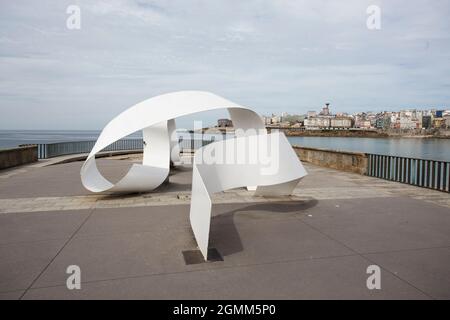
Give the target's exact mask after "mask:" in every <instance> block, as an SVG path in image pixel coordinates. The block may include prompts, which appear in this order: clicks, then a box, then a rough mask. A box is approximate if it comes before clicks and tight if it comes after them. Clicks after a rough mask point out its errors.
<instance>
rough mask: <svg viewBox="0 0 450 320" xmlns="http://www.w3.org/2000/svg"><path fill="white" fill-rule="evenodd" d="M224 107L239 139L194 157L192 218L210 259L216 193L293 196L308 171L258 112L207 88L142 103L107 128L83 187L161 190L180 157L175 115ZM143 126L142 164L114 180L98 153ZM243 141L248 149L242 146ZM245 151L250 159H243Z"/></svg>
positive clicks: (85, 173)
mask: <svg viewBox="0 0 450 320" xmlns="http://www.w3.org/2000/svg"><path fill="white" fill-rule="evenodd" d="M224 108H226V109H227V110H228V112H229V114H230V117H231V120H232V121H233V125H234V128H235V136H236V137H235V138H234V139H228V140H224V141H218V142H214V143H211V144H209V145H207V146H205V147H203V148H200V149H199V150H197V152H196V153H195V155H194V165H193V177H192V195H191V197H192V199H191V210H190V221H191V226H192V230H193V232H194V235H195V238H196V240H197V243H198V245H199V248H200V250H201V252H202V254H203V256H204V258H205V260H207V258H208V242H209V228H210V221H211V195H212V194H213V193H215V192H219V191H224V190H227V189H232V188H237V187H242V186H247V188H249V189H253V190H256V192H255V194H256V195H265V194H266V195H288V194H291V193H292V191H293V189H294V188H295V186H296V185H297V183H298V181H299V180H300V179H301V178H302V177H303V176H305V175H306V174H307V173H306V170H305V169H304V168H303V166H302V164H301V162H300V160H299V159H298V157H297V155H296V154H295V152H294V150H293V149H292V147H291V145H290V143H289V142H288V141H287V139H286V137H285V136H284V134H282V133H278V132H276V133H271V134H267V131H266V128H265V125H264V123H263V122H262V119H261V118H260V117H259V115H258V114H256V113H255V112H254V111H252V110H250V109H248V108H246V107H243V106H241V105H238V104H236V103H234V102H231V101H229V100H226V99H224V98H222V97H219V96H217V95H215V94H212V93H209V92H204V91H179V92H174V93H168V94H164V95H160V96H157V97H153V98H150V99H148V100H145V101H143V102H140V103H138V104H136V105H134V106H132V107H131V108H129V109H127V110H125V111H124V112H122V113H121V114H120V115H118V116H117V117H115V118H114V119H113V120H112V121H111V122H109V123H108V124H107V125H106V127H105V128H104V129H103V131H102V132H101V134H100V136H99V138H98V140H97V141H96V143H95V145H94V147H93V148H92V150H91V152H90V153H89V155H88V157H87V159H86V161H85V162H84V164H83V166H82V168H81V171H80V174H81V181H82V183H83V186H84V187H85V188H86V189H88V190H90V191H92V192H104V191H113V192H142V191H150V190H153V189H155V188H157V187H158V186H159V185H160V184H161V183H163V182H164V181H165V180H166V178H167V177H168V175H169V168H170V160H173V161H174V162H176V161H177V160H178V157H179V154H178V141H177V138H176V134H175V130H176V127H175V118H177V117H180V116H184V115H188V114H192V113H197V112H202V111H208V110H215V109H224ZM139 130H142V131H143V139H144V149H143V160H142V164H133V166H132V167H131V168H130V170H129V171H128V173H127V174H126V175H125V176H124V177H123V178H122V179H121V180H120V181H119V182H117V183H116V184H112V183H111V182H110V181H108V180H107V179H106V178H104V177H103V176H102V175H101V173H100V172H99V171H98V168H97V165H96V162H95V155H96V154H97V153H98V152H100V151H101V150H103V149H104V148H106V147H107V146H109V145H110V144H112V143H114V142H116V141H118V140H120V139H122V138H124V137H126V136H128V135H130V134H132V133H134V132H136V131H139ZM242 144H244V145H245V147H244V149H242V148H241V149H239V146H241V147H242ZM261 148H262V149H261ZM230 150H232V151H233V152H230ZM261 150H263V151H265V152H261ZM234 151H236V153H234ZM232 153H233V154H234V160H237V161H231V162H225V163H220V162H214V163H208V162H202V160H203V156H204V155H205V154H207V155H212V154H214V158H215V159H230V158H232V157H230V154H232ZM243 155H246V156H247V157H249V158H248V159H247V160H249V161H246V160H244V161H243V162H242V161H239V160H238V159H239V158H241V157H242V156H243ZM210 160H211V159H210ZM232 160H233V159H232ZM274 164H275V167H274ZM248 186H255V187H248Z"/></svg>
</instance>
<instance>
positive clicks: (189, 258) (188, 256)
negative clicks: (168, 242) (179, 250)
mask: <svg viewBox="0 0 450 320" xmlns="http://www.w3.org/2000/svg"><path fill="white" fill-rule="evenodd" d="M183 258H184V262H185V263H186V265H190V264H199V263H208V262H217V261H223V258H222V256H221V255H220V253H219V251H217V249H216V248H209V249H208V260H207V261H205V259H204V258H203V255H202V253H201V251H200V250H186V251H183Z"/></svg>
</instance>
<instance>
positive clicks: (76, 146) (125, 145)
mask: <svg viewBox="0 0 450 320" xmlns="http://www.w3.org/2000/svg"><path fill="white" fill-rule="evenodd" d="M94 144H95V141H73V142H56V143H43V144H41V143H40V144H38V158H39V159H47V158H52V157H57V156H62V155H68V154H76V153H89V152H90V151H91V149H92V148H93V147H94ZM140 149H142V139H122V140H119V141H116V142H114V143H112V144H110V145H109V146H107V147H106V148H105V149H103V150H102V151H119V150H140Z"/></svg>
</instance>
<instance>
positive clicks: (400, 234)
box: [300, 197, 450, 253]
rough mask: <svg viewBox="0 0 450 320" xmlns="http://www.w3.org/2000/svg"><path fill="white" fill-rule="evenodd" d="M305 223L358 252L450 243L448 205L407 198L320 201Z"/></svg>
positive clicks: (427, 246) (305, 217) (301, 217)
mask: <svg viewBox="0 0 450 320" xmlns="http://www.w3.org/2000/svg"><path fill="white" fill-rule="evenodd" d="M308 211H309V214H310V216H304V215H303V216H300V219H302V221H304V222H305V223H308V224H310V225H311V226H313V227H315V228H317V229H318V230H320V231H321V232H323V233H325V234H327V235H329V236H330V237H332V238H333V239H336V240H338V241H339V242H341V243H343V244H345V245H346V246H348V247H350V248H352V249H353V250H355V251H356V252H359V253H371V252H383V251H392V250H406V249H419V248H430V247H442V246H450V232H449V230H450V229H449V227H450V209H448V208H446V207H442V206H438V205H435V204H432V203H428V202H424V201H420V200H416V199H412V198H408V197H390V198H383V200H382V201H381V200H380V199H377V198H373V199H370V198H366V199H352V200H340V201H337V200H336V201H320V202H319V204H318V205H317V206H315V207H313V208H311V209H309V210H308Z"/></svg>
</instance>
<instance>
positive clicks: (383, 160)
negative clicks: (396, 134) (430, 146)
mask: <svg viewBox="0 0 450 320" xmlns="http://www.w3.org/2000/svg"><path fill="white" fill-rule="evenodd" d="M367 155H368V165H367V175H368V176H371V177H377V178H381V179H386V180H391V181H396V182H401V183H407V184H411V185H415V186H419V187H424V188H429V189H435V190H440V191H444V192H450V162H446V161H437V160H426V159H417V158H406V157H397V156H387V155H380V154H367Z"/></svg>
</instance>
